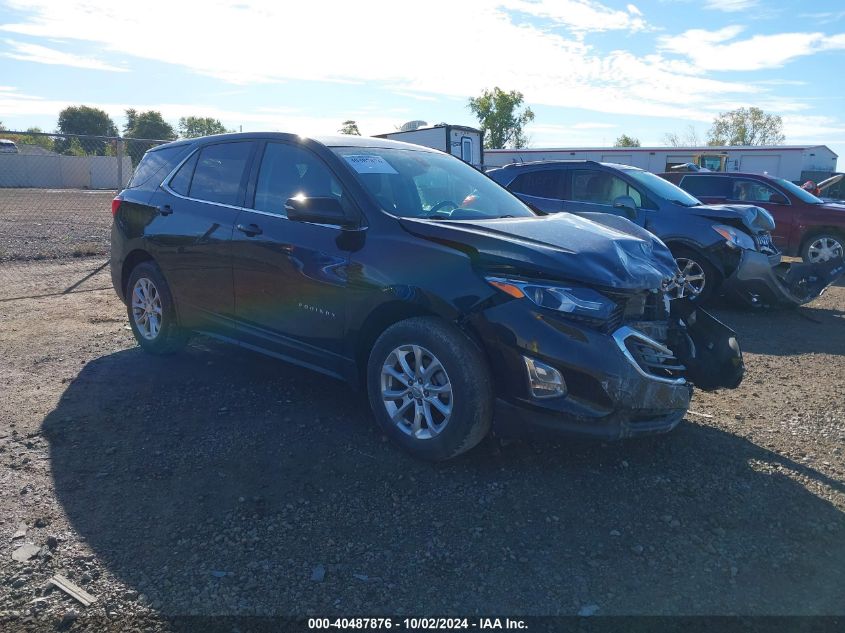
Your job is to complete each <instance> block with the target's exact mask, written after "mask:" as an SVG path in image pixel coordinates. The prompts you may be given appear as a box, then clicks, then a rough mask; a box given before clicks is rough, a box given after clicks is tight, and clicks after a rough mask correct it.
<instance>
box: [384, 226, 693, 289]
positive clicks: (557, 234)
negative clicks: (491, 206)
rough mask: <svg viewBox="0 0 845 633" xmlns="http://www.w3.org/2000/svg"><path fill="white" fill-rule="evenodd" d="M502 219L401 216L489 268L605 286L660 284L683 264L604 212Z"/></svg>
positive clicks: (414, 228)
mask: <svg viewBox="0 0 845 633" xmlns="http://www.w3.org/2000/svg"><path fill="white" fill-rule="evenodd" d="M591 215H592V218H591V219H587V218H584V217H579V216H576V215H571V214H569V213H555V214H553V215H548V216H538V217H530V218H501V219H495V220H455V221H440V220H425V219H416V218H402V219H400V223H401V224H402V227H403V228H404V229H405V230H406V231H408V232H409V233H411V234H413V235H416V236H418V237H421V238H424V239H429V240H432V241H436V242H440V243H443V244H448V245H449V246H452V247H453V248H457V249H459V250H463V251H465V252H467V253H469V255H470V256H471V257H472V258H473V260H474V262H475V264H476V265H477V266H478V267H479V268H481V269H482V270H485V271H491V272H498V273H510V274H517V275H525V276H529V277H535V278H537V277H543V278H550V279H560V280H569V281H575V282H580V283H583V284H589V285H593V286H599V287H605V288H618V289H623V290H631V291H634V290H647V289H655V288H660V287H661V285H662V284H663V282H664V281H665V280H667V279H671V278H672V277H674V275H675V272H676V270H677V267H676V265H675V260H674V259H673V258H672V254H671V253H670V252H669V249H668V248H666V246H665V245H664V244H663V242H661V241H660V240H659V239H658V238H657V237H655V236H654V235H652V234H651V233H649V232H648V231H645V230H644V229H642V228H640V227H638V226H637V225H636V224H633V223H632V222H629V221H628V220H626V219H624V218H620V217H616V216H612V215H607V214H603V213H596V214H591Z"/></svg>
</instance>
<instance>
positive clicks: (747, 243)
mask: <svg viewBox="0 0 845 633" xmlns="http://www.w3.org/2000/svg"><path fill="white" fill-rule="evenodd" d="M713 230H714V231H716V233H718V234H719V235H721V236H722V237H724V238H725V241H726V242H727V243H728V246H732V247H733V248H742V249H745V250H747V251H754V250H757V245H756V244H754V239H753V238H752V237H751V236H750V235H748V234H747V233H743V232H742V231H740V230H738V229H735V228H734V227H732V226H728V225H726V224H714V225H713Z"/></svg>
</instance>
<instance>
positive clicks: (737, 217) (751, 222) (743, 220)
mask: <svg viewBox="0 0 845 633" xmlns="http://www.w3.org/2000/svg"><path fill="white" fill-rule="evenodd" d="M687 209H688V210H689V212H690V213H692V214H694V215H698V216H701V217H704V218H710V219H713V220H728V221H733V222H734V223H736V222H739V223H740V224H742V226H744V227H745V228H746V230H747V231H748V232H749V233H751V234H752V235H754V234H755V233H765V232H768V231H773V230H774V228H775V220H774V218H772V214H771V213H769V212H768V211H766V210H765V209H764V208H762V207H756V206H754V205H752V204H702V205H699V206H697V207H687Z"/></svg>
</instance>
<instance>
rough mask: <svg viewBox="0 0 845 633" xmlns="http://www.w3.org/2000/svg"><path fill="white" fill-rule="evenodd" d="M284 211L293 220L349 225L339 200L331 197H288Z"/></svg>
mask: <svg viewBox="0 0 845 633" xmlns="http://www.w3.org/2000/svg"><path fill="white" fill-rule="evenodd" d="M285 211H286V212H287V216H288V219H289V220H293V221H295V222H311V223H313V224H336V225H338V226H347V225H349V220H348V219H347V217H346V214H345V213H344V212H343V207H342V206H341V205H340V200H338V199H337V198H332V197H329V196H327V197H324V198H316V197H315V198H306V197H305V196H297V197H296V198H288V201H287V202H285Z"/></svg>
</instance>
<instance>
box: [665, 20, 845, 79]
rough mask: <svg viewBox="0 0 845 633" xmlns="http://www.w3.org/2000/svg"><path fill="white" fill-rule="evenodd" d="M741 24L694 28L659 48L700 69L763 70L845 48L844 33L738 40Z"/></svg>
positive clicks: (671, 37)
mask: <svg viewBox="0 0 845 633" xmlns="http://www.w3.org/2000/svg"><path fill="white" fill-rule="evenodd" d="M743 31H744V29H743V27H741V26H727V27H725V28H722V29H719V30H717V31H707V30H704V29H691V30H689V31H684V32H683V33H681V34H680V35H675V36H663V37H661V38H659V40H658V45H659V47H660V49H661V50H662V51H664V52H667V53H674V54H677V55H682V56H685V57H688V58H689V60H690V61H691V62H692V63H693V64H694V65H695V67H696V68H698V69H699V70H718V71H733V70H746V71H748V70H761V69H764V68H779V67H781V66H783V65H784V64H786V63H787V62H790V61H792V60H794V59H797V58H798V57H804V56H807V55H812V54H815V53H818V52H821V51H825V50H836V49H845V34H840V35H832V36H828V35H825V34H824V33H777V34H774V35H754V36H752V37H749V38H747V39H736V38H737V36H738V35H740V34H741V33H742V32H743Z"/></svg>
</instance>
